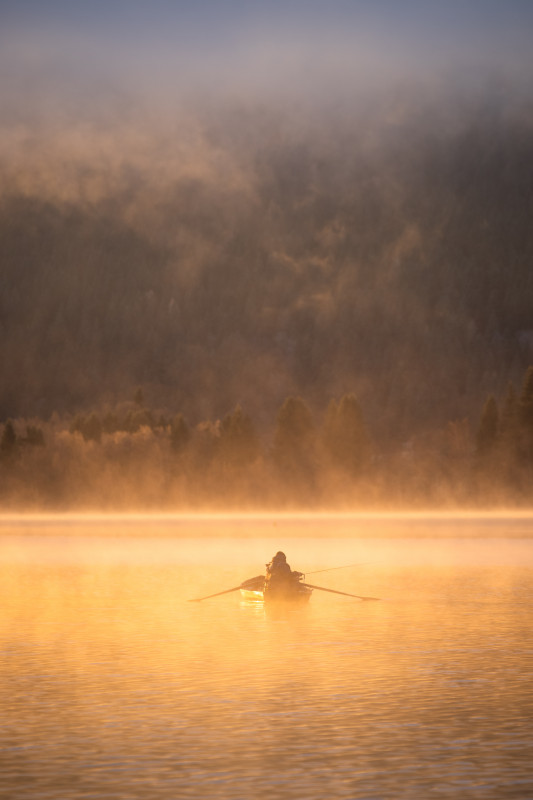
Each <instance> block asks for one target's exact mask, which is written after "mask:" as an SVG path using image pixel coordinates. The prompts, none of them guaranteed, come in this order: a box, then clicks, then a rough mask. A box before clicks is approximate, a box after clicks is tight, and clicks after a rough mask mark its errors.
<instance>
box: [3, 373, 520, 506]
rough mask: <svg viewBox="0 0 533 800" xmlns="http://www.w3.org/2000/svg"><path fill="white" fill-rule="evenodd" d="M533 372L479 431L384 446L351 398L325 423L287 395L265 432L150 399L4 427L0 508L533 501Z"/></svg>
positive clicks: (242, 417) (439, 433)
mask: <svg viewBox="0 0 533 800" xmlns="http://www.w3.org/2000/svg"><path fill="white" fill-rule="evenodd" d="M532 492H533V367H529V368H528V370H527V372H526V374H525V376H524V380H523V384H522V387H521V389H520V391H519V392H518V393H516V392H515V389H514V387H513V386H512V385H511V386H509V388H508V390H507V393H506V395H505V396H504V397H503V398H501V400H500V401H499V402H498V401H497V400H496V398H495V397H494V396H489V397H488V398H487V400H486V402H485V404H484V406H483V408H482V409H481V411H480V414H479V422H478V424H477V427H476V429H475V430H473V431H472V430H471V429H470V426H469V424H468V423H467V421H466V420H464V419H463V420H460V421H455V422H450V423H448V424H447V425H446V426H444V427H442V428H441V429H436V430H434V431H432V432H431V433H429V434H427V433H426V434H424V435H423V436H419V435H414V436H413V437H411V438H410V439H409V440H406V441H404V442H402V443H400V444H397V443H394V444H392V443H390V444H389V446H388V447H384V446H383V445H379V444H378V443H377V442H376V440H375V437H374V436H373V434H372V431H371V430H370V428H369V426H368V424H367V421H366V419H365V417H364V415H363V412H362V410H361V407H360V404H359V402H358V401H357V399H356V398H355V396H354V395H352V394H346V395H344V396H342V397H341V398H340V399H338V400H335V399H333V400H330V402H329V403H328V405H327V407H326V409H325V411H324V412H323V413H322V414H321V415H318V414H316V413H315V414H314V413H312V411H311V409H310V407H309V405H308V404H307V403H306V402H305V401H304V400H303V399H302V398H301V397H293V396H291V397H288V398H287V399H286V400H285V401H284V402H283V404H282V405H281V407H280V408H279V410H278V413H277V415H276V418H275V420H274V424H273V425H272V427H271V429H270V430H269V432H268V435H265V434H262V433H261V432H260V430H259V429H258V427H257V426H256V425H255V423H254V421H253V419H252V418H251V417H250V416H249V415H248V414H247V413H246V412H245V411H244V410H243V409H242V408H241V407H240V406H237V407H236V408H235V409H234V410H233V411H232V412H230V413H228V414H226V415H225V416H223V417H222V418H221V419H219V420H216V421H206V422H201V423H198V424H196V425H190V424H188V422H187V421H186V419H185V417H184V416H183V414H181V413H179V414H175V415H173V416H172V415H168V414H165V413H164V412H161V411H156V410H154V409H152V408H150V407H148V406H147V405H146V403H145V399H144V395H143V392H142V390H140V389H139V390H138V391H137V392H136V393H135V397H134V399H133V400H132V401H131V402H125V403H122V404H119V405H118V406H116V407H114V408H108V409H105V410H104V411H103V412H100V413H98V412H96V411H92V412H90V413H87V414H78V415H76V416H75V417H73V418H71V419H70V420H66V419H64V418H60V417H59V416H57V415H55V416H54V417H53V418H52V419H51V420H49V421H47V422H39V421H38V420H32V421H30V422H28V421H25V420H21V419H18V420H15V421H12V420H8V421H7V422H5V423H4V425H3V427H2V434H1V438H0V503H1V505H2V507H3V508H19V509H20V508H22V509H24V510H28V509H40V510H42V509H84V508H91V509H108V510H110V509H115V510H118V509H121V510H124V509H130V510H136V509H156V508H157V509H177V510H198V509H228V510H229V509H240V510H243V509H254V510H258V509H338V510H341V509H342V510H346V509H361V508H387V507H390V508H401V507H404V508H405V507H408V508H413V507H414V508H416V507H424V506H428V505H438V506H441V507H443V506H446V507H476V506H477V507H480V506H482V507H494V506H529V505H530V504H531V497H532Z"/></svg>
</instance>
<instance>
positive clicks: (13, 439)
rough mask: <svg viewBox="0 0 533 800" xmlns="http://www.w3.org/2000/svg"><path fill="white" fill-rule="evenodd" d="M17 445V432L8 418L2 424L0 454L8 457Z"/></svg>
mask: <svg viewBox="0 0 533 800" xmlns="http://www.w3.org/2000/svg"><path fill="white" fill-rule="evenodd" d="M16 446H17V434H16V433H15V428H14V426H13V423H12V422H11V420H10V419H8V421H7V422H6V424H5V425H4V430H3V433H2V438H1V439H0V454H1V455H2V456H4V457H6V458H7V457H9V456H11V455H13V453H14V452H15V448H16Z"/></svg>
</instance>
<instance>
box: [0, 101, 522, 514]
mask: <svg viewBox="0 0 533 800" xmlns="http://www.w3.org/2000/svg"><path fill="white" fill-rule="evenodd" d="M121 113H122V123H121V125H120V126H117V125H116V124H114V121H113V124H111V123H110V121H109V119H108V118H107V117H106V114H105V113H102V116H101V118H99V119H97V118H92V119H91V120H90V121H88V120H87V119H80V118H79V117H75V116H74V117H73V118H72V119H70V120H68V121H67V122H68V124H67V125H64V126H63V128H62V129H61V131H59V130H58V128H57V126H56V125H55V124H54V123H53V121H51V120H50V119H48V118H47V117H46V115H44V116H43V117H42V118H39V119H37V120H36V119H33V118H31V116H30V117H28V118H26V119H22V120H21V118H20V114H17V113H16V112H15V111H13V109H10V107H9V104H7V106H6V107H5V108H4V109H3V111H2V115H1V120H0V122H1V128H0V132H1V135H2V145H3V146H2V149H1V151H0V153H1V155H0V175H1V177H2V190H1V196H0V280H1V293H0V333H1V335H0V365H1V367H0V368H1V375H0V420H1V424H0V431H1V436H2V440H1V461H0V471H1V476H2V477H1V484H0V495H1V502H2V504H4V505H6V504H7V505H9V504H16V503H17V502H21V503H23V504H24V505H25V506H28V505H29V506H31V505H33V506H36V507H37V506H48V507H52V506H57V507H73V506H84V505H92V506H94V505H102V506H104V507H110V506H121V507H125V506H128V505H131V504H132V503H135V502H138V503H139V504H141V505H143V506H159V505H161V504H163V505H167V506H195V507H196V506H202V505H209V506H236V505H239V506H243V505H244V506H246V505H250V506H254V505H258V506H267V507H271V506H273V505H276V504H280V505H284V506H291V505H296V506H298V505H309V504H312V505H314V506H328V505H333V506H350V507H351V506H362V505H377V504H383V503H387V504H392V505H395V504H396V505H398V504H399V505H402V504H423V503H441V504H442V503H448V502H449V503H453V504H472V503H473V504H483V503H484V502H487V501H490V502H492V503H498V502H501V503H507V502H512V503H515V502H519V503H522V504H524V503H525V504H527V503H528V502H530V497H531V488H532V476H531V472H532V468H533V463H532V447H533V445H532V443H531V419H530V417H531V414H530V411H531V409H530V405H531V402H532V400H531V398H532V396H533V379H532V378H531V372H530V371H529V372H528V367H529V365H530V364H531V363H533V309H532V305H533V300H532V299H533V228H532V226H531V220H532V219H533V103H532V101H531V98H530V96H529V94H528V93H527V92H524V93H522V94H520V93H517V92H516V91H513V92H510V93H507V92H506V87H505V86H504V85H499V86H496V88H495V87H494V86H492V87H491V89H490V90H489V89H483V90H480V91H478V92H477V93H475V94H472V93H470V94H469V95H468V98H467V99H465V96H463V95H462V94H461V91H460V89H459V88H457V87H456V88H455V89H453V90H452V89H451V88H450V86H447V87H443V86H442V87H440V89H439V90H438V91H435V92H433V93H427V92H426V93H424V92H421V93H419V94H416V93H415V92H413V90H409V91H406V92H405V93H404V94H401V93H399V94H398V93H397V94H396V95H395V96H394V97H392V96H391V97H383V96H380V97H379V98H376V99H374V100H372V101H369V102H368V103H367V104H366V106H365V105H364V104H363V105H361V104H359V106H358V110H357V113H355V112H354V113H351V112H349V111H347V110H346V109H345V108H337V107H336V106H335V104H334V102H333V101H332V103H331V105H330V106H328V104H327V103H326V102H325V101H324V102H323V103H322V105H321V106H320V109H319V110H317V108H312V109H311V108H287V109H284V110H282V111H280V109H279V107H278V108H277V109H274V108H270V107H268V105H267V104H263V105H261V104H260V103H257V104H256V106H253V105H252V104H251V101H248V102H247V103H242V104H239V103H238V102H236V103H234V104H233V105H231V104H227V105H225V106H223V107H222V106H221V107H220V108H218V109H216V113H215V111H214V110H213V105H212V104H211V105H209V106H206V107H203V106H202V105H201V103H198V104H197V105H196V106H194V104H193V106H191V107H189V108H187V109H185V108H184V109H182V110H181V112H180V114H181V116H179V115H178V117H177V118H176V119H175V120H174V122H173V123H172V124H170V122H168V121H167V122H166V123H162V122H161V121H160V120H157V122H154V120H149V121H148V122H147V121H146V120H145V119H143V118H142V115H141V114H140V112H139V113H138V112H137V111H135V110H134V109H131V108H126V111H124V108H123V109H122V111H121ZM124 119H126V122H124ZM150 125H152V128H150ZM85 139H87V140H88V141H90V145H87V146H86V145H85V143H84V142H85ZM139 387H142V388H141V389H139ZM332 398H333V399H332ZM494 487H497V490H496V489H495V488H494Z"/></svg>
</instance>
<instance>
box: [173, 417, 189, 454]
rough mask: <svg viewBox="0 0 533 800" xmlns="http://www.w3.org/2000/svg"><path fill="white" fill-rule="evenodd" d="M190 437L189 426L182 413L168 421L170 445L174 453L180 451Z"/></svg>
mask: <svg viewBox="0 0 533 800" xmlns="http://www.w3.org/2000/svg"><path fill="white" fill-rule="evenodd" d="M190 438H191V432H190V429H189V426H188V425H187V423H186V422H185V419H184V417H183V414H177V415H176V416H175V417H174V419H173V420H172V422H171V423H170V446H171V448H172V450H173V451H174V452H175V453H181V452H182V451H183V450H184V449H185V447H186V446H187V444H188V443H189V440H190Z"/></svg>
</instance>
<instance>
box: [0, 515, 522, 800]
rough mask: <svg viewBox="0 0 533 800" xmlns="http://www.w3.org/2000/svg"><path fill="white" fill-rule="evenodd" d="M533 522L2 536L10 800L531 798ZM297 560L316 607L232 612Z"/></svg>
mask: <svg viewBox="0 0 533 800" xmlns="http://www.w3.org/2000/svg"><path fill="white" fill-rule="evenodd" d="M532 535H533V521H532V520H529V519H527V518H522V519H520V520H518V521H517V520H512V519H506V518H497V519H488V518H487V519H467V520H464V519H462V520H453V519H452V520H450V519H449V520H447V521H444V522H443V521H442V520H440V519H438V518H419V519H416V520H409V519H408V520H406V519H400V520H398V519H396V520H395V519H388V520H381V521H380V520H379V519H378V520H376V519H370V520H369V519H364V518H359V519H356V518H354V519H351V518H342V519H341V518H339V519H335V518H332V519H330V518H327V517H324V518H316V519H313V518H303V519H302V518H296V517H294V518H290V517H289V518H279V519H278V518H274V517H269V518H267V519H257V520H256V519H254V518H245V519H244V520H243V519H236V520H232V519H228V518H223V519H222V518H220V519H207V518H205V519H203V520H194V519H192V518H190V519H188V518H182V519H180V520H173V519H152V520H150V519H142V520H135V519H134V518H132V519H122V520H114V521H110V520H106V519H98V518H97V519H92V520H84V519H82V518H72V519H62V520H54V519H52V518H49V519H46V520H42V519H41V520H39V519H32V520H28V519H26V520H24V519H3V520H1V521H0V681H1V682H0V797H2V798H4V797H5V798H10V800H11V798H12V799H13V800H30V798H31V800H33V799H34V798H40V799H41V800H78V798H102V799H103V800H115V798H123V800H137V798H146V800H159V799H160V798H161V799H162V798H165V799H166V798H168V799H169V800H171V799H173V798H224V800H234V799H235V800H236V799H237V798H242V799H243V800H252V799H254V798H263V797H265V798H280V800H281V798H298V799H299V800H304V799H305V800H312V798H324V799H329V798H331V799H332V800H333V799H334V798H354V800H355V799H356V798H360V799H361V800H362V799H363V798H364V799H365V800H381V799H382V798H387V799H388V798H391V800H392V799H393V798H421V799H422V798H424V799H425V798H432V797H436V798H439V797H443V798H461V799H463V798H465V799H468V798H479V799H480V800H491V799H492V798H494V800H496V799H498V800H499V799H500V798H520V799H521V800H524V799H525V798H531V797H533V781H532V779H531V767H530V758H531V754H532V748H531V739H532V722H531V720H532V719H533V702H532V701H533V688H532V687H533V684H532V665H533V658H532V652H533V648H532V641H531V623H532V614H531V608H532V605H531V589H532V577H533V539H532V538H530V537H531V536H532ZM280 548H282V549H283V550H284V551H285V552H286V554H287V557H288V560H289V562H290V563H291V566H292V567H293V568H297V569H299V570H303V571H308V572H314V571H315V570H321V569H326V568H330V567H333V566H338V565H342V564H357V565H358V566H354V567H350V568H347V569H342V570H332V571H330V572H323V573H317V574H313V575H311V574H309V575H308V578H307V580H308V581H309V582H311V583H314V584H318V585H321V586H325V587H329V588H333V589H338V590H340V591H345V592H351V593H355V594H359V595H364V596H367V595H371V596H376V597H379V598H381V599H380V601H379V602H370V601H369V602H361V601H358V600H356V599H350V598H348V597H343V596H339V595H333V594H327V593H325V592H319V591H315V592H314V593H313V596H312V598H311V601H310V603H309V605H308V606H306V607H301V608H293V609H286V610H283V609H282V610H277V611H276V612H274V613H270V612H268V611H265V610H264V609H263V608H262V606H258V605H257V604H251V605H246V604H244V603H242V602H241V600H240V596H239V593H238V592H234V593H229V594H226V595H223V596H220V597H217V598H213V599H210V600H205V601H203V602H201V603H189V602H187V601H188V599H189V598H193V597H201V596H203V595H207V594H210V593H212V592H217V591H220V590H223V589H226V588H231V587H234V586H236V585H238V584H239V583H240V582H241V581H243V580H245V579H246V578H249V577H252V576H255V575H258V574H260V573H261V572H262V571H263V570H264V564H265V562H266V561H268V560H269V559H270V558H271V557H272V555H273V554H274V552H275V551H276V550H278V549H280Z"/></svg>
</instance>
